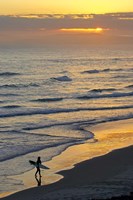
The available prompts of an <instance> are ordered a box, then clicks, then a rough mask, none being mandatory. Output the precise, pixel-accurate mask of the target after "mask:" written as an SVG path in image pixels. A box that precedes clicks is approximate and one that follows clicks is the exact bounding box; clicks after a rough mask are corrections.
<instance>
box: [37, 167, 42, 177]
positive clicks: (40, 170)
mask: <svg viewBox="0 0 133 200" xmlns="http://www.w3.org/2000/svg"><path fill="white" fill-rule="evenodd" d="M38 172H39V176H40V177H41V170H40V168H39V169H38Z"/></svg>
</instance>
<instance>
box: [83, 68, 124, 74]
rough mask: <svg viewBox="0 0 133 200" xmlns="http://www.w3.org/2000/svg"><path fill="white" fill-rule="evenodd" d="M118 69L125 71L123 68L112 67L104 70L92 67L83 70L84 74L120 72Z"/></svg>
mask: <svg viewBox="0 0 133 200" xmlns="http://www.w3.org/2000/svg"><path fill="white" fill-rule="evenodd" d="M118 71H123V69H122V68H119V69H110V68H105V69H102V70H97V69H92V70H86V71H83V72H81V73H82V74H98V73H105V72H118Z"/></svg>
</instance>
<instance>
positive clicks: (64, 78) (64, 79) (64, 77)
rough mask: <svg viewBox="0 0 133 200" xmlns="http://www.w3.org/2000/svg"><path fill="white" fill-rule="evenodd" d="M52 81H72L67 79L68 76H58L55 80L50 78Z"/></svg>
mask: <svg viewBox="0 0 133 200" xmlns="http://www.w3.org/2000/svg"><path fill="white" fill-rule="evenodd" d="M51 79H52V80H56V81H66V82H67V81H68V82H69V81H72V79H71V78H69V77H68V76H60V77H57V78H51Z"/></svg>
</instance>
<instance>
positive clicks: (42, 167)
mask: <svg viewBox="0 0 133 200" xmlns="http://www.w3.org/2000/svg"><path fill="white" fill-rule="evenodd" d="M29 163H30V164H31V165H33V166H35V167H37V163H36V162H35V161H33V160H29ZM39 167H40V168H41V169H49V168H48V167H47V166H45V165H42V164H39Z"/></svg>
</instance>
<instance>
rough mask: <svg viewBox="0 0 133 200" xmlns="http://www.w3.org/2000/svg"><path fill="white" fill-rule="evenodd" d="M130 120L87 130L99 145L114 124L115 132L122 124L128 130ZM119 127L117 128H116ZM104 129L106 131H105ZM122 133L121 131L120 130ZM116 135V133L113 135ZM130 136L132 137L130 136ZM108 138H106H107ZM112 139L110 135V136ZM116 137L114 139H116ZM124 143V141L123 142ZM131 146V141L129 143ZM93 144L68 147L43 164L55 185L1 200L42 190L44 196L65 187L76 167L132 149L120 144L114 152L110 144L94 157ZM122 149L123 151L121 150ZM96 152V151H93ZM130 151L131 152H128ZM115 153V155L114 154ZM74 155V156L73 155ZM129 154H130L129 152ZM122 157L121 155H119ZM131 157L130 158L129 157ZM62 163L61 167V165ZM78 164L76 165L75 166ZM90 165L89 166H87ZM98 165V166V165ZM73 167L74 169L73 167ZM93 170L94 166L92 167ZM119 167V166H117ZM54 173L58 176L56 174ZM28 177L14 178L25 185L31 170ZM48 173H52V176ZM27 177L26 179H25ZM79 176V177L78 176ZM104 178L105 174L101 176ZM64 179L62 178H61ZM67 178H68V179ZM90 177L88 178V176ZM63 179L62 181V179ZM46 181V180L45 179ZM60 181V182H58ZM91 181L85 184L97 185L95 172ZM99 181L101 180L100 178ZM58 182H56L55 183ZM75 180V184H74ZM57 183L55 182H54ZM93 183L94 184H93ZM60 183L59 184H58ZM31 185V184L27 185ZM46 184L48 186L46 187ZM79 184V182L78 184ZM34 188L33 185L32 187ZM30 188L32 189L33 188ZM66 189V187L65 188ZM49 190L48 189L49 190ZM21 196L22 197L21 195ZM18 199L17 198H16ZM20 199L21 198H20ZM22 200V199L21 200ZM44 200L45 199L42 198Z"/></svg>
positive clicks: (37, 188)
mask: <svg viewBox="0 0 133 200" xmlns="http://www.w3.org/2000/svg"><path fill="white" fill-rule="evenodd" d="M131 122H132V120H122V121H118V122H108V123H104V124H99V125H95V126H94V127H92V128H90V127H89V130H91V131H93V132H94V133H96V135H95V136H96V138H98V141H99V143H100V142H103V141H105V140H106V139H107V138H106V137H105V135H106V136H107V134H108V133H109V131H112V130H113V126H112V125H114V124H115V126H116V125H117V128H115V131H116V130H117V131H118V129H119V127H120V129H121V126H122V124H123V126H125V125H126V127H127V124H128V127H129V129H130V126H129V124H130V125H131V124H132V123H131ZM118 125H119V127H118ZM105 129H106V131H105ZM125 129H126V131H127V128H125ZM103 131H104V133H105V132H106V133H105V134H104V137H103V135H102V134H101V133H102V132H103ZM122 131H123V129H122ZM115 134H116V133H115ZM131 136H132V135H131ZM107 137H108V136H107ZM111 137H112V135H111ZM117 137H118V138H119V134H118V135H117ZM117 137H116V139H117ZM124 142H125V141H124ZM130 142H131V144H133V143H132V141H130ZM126 143H127V144H126V145H125V147H126V146H130V145H131V144H129V141H126ZM94 144H95V145H97V144H98V143H92V144H91V143H85V144H80V145H75V146H72V147H69V148H68V149H67V150H65V151H64V152H63V153H62V154H60V155H59V156H57V157H54V158H53V159H52V160H51V161H48V162H46V163H45V164H46V165H47V166H48V167H50V169H52V170H51V171H50V172H49V173H48V174H44V176H45V178H46V176H47V177H48V176H51V177H50V179H53V180H54V179H55V180H54V181H53V182H55V183H52V182H47V183H46V182H45V184H44V186H41V187H34V188H30V185H29V188H30V189H27V190H23V191H20V192H17V193H14V194H12V195H10V196H6V197H5V198H2V199H7V200H8V198H9V199H12V197H14V195H18V194H23V193H24V194H27V191H29V190H31V191H34V190H37V191H38V190H39V191H40V190H42V188H45V191H43V193H44V194H45V193H46V190H47V191H51V190H53V189H54V188H56V189H58V187H60V188H62V187H61V184H62V183H63V185H64V186H65V185H66V182H68V183H69V181H67V179H70V177H69V175H68V174H71V177H72V176H73V174H74V173H75V172H74V171H75V170H77V169H78V166H82V165H83V163H86V164H84V165H85V166H86V165H88V164H87V163H89V162H92V160H93V161H94V160H97V161H96V162H98V163H100V162H99V161H98V160H99V159H100V158H103V160H104V161H102V162H106V160H107V159H106V157H108V155H112V154H116V152H117V151H119V152H122V151H124V152H126V151H127V150H126V149H133V147H127V148H125V147H124V146H123V143H121V145H119V147H118V146H117V148H118V150H114V149H113V146H111V145H112V144H110V145H109V146H111V148H112V150H111V149H110V150H108V149H107V147H106V148H105V147H104V150H105V152H103V151H101V152H98V154H97V155H96V152H97V151H95V152H92V149H94V148H95V147H94ZM88 148H89V150H90V152H91V154H90V153H89V152H88ZM97 148H99V146H98V147H97ZM123 149H124V150H123ZM95 150H96V149H95ZM130 151H131V150H130ZM109 152H110V153H109ZM114 152H115V153H114ZM73 154H74V155H73ZM130 154H131V152H130ZM121 156H122V155H121ZM131 157H132V156H131ZM94 162H95V161H94ZM62 163H63V165H62ZM77 163H78V164H77ZM89 165H90V164H89ZM98 165H99V164H98ZM74 166H75V167H74ZM96 166H97V165H96ZM93 167H94V168H95V165H94V166H93ZM119 167H120V166H119ZM79 168H80V169H79V173H82V172H83V169H82V167H79ZM68 169H69V170H68ZM114 171H116V169H114ZM47 172H48V171H47ZM47 172H46V173H47ZM56 172H57V173H58V174H56ZM28 173H29V174H28V176H27V174H26V173H25V174H23V175H20V176H16V177H15V178H19V179H20V178H21V179H22V180H23V182H24V184H25V183H26V181H27V180H28V179H27V178H28V177H29V179H30V181H31V176H33V170H31V171H30V172H28ZM50 173H53V174H52V175H51V174H50ZM86 173H87V172H85V177H86ZM26 176H27V177H26ZM78 176H79V175H78ZM103 176H104V177H105V173H104V175H103ZM63 177H64V178H63ZM68 177H69V178H68ZM85 177H84V178H83V180H84V181H85ZM89 177H90V176H89ZM98 177H99V178H100V177H101V176H100V174H98ZM62 178H63V179H62ZM46 179H47V178H46ZM59 179H60V181H59ZM76 179H77V177H74V182H73V186H74V187H75V186H76V183H77V180H76ZM91 179H92V180H93V181H90V182H88V179H87V184H93V185H94V183H97V181H98V180H97V178H96V172H95V176H93V177H92V178H91ZM100 179H101V178H100ZM57 180H58V181H57ZM75 180H76V182H75ZM56 181H57V182H56ZM70 182H71V184H72V180H71V181H70ZM93 182H94V183H93ZM60 183H61V184H60ZM29 184H31V183H29ZM47 184H48V185H47ZM80 184H81V182H80ZM33 186H34V185H33ZM33 186H32V187H33ZM68 186H69V187H70V183H69V184H68V185H67V187H68ZM65 187H66V186H65ZM49 188H50V189H49ZM22 196H23V195H22ZM17 199H18V198H17ZM20 199H21V197H20ZM22 199H23V198H22ZM32 199H33V198H32ZM44 199H45V198H44Z"/></svg>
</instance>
